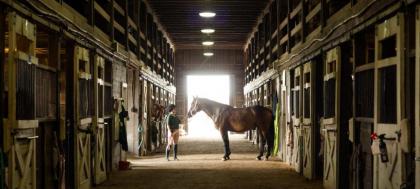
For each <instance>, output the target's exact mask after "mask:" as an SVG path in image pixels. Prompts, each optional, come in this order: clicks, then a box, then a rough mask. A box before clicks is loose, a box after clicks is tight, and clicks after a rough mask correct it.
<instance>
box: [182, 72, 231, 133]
mask: <svg viewBox="0 0 420 189" xmlns="http://www.w3.org/2000/svg"><path fill="white" fill-rule="evenodd" d="M187 92H188V109H189V108H190V106H191V102H192V100H193V97H194V96H197V97H200V98H207V99H210V100H214V101H217V102H220V103H223V104H229V99H230V77H229V75H189V76H187ZM188 135H189V136H192V137H200V138H216V137H217V138H220V134H219V132H218V131H217V130H216V129H215V127H214V123H213V121H212V120H211V118H210V117H208V116H207V115H206V114H205V113H204V112H199V113H197V114H196V115H195V116H193V117H192V118H190V119H189V120H188Z"/></svg>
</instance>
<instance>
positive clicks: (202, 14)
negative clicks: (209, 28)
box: [199, 11, 216, 18]
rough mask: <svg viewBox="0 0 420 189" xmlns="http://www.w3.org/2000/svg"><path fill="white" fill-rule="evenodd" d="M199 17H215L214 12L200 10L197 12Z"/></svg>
mask: <svg viewBox="0 0 420 189" xmlns="http://www.w3.org/2000/svg"><path fill="white" fill-rule="evenodd" d="M199 15H200V16H201V17H203V18H212V17H215V16H216V13H214V12H207V11H206V12H200V14H199Z"/></svg>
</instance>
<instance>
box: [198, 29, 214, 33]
mask: <svg viewBox="0 0 420 189" xmlns="http://www.w3.org/2000/svg"><path fill="white" fill-rule="evenodd" d="M215 31H216V30H214V29H210V28H206V29H202V30H201V33H206V34H211V33H214V32H215Z"/></svg>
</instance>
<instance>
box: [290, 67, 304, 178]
mask: <svg viewBox="0 0 420 189" xmlns="http://www.w3.org/2000/svg"><path fill="white" fill-rule="evenodd" d="M290 75H291V80H290V87H291V90H290V91H291V92H290V95H291V98H290V112H291V114H290V116H291V117H290V120H291V122H292V123H291V124H292V125H293V152H292V165H293V166H294V168H295V170H296V172H298V173H302V151H303V148H302V146H303V145H302V132H301V131H302V129H301V126H302V125H301V122H302V94H301V93H302V77H301V76H302V67H301V66H298V67H296V68H293V69H291V72H290Z"/></svg>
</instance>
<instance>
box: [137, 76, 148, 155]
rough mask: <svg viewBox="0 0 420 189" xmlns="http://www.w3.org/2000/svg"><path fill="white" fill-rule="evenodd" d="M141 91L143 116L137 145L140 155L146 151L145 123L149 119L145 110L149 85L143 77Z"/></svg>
mask: <svg viewBox="0 0 420 189" xmlns="http://www.w3.org/2000/svg"><path fill="white" fill-rule="evenodd" d="M142 86H143V93H142V98H141V99H142V100H141V103H142V110H141V112H142V116H143V118H142V123H141V125H142V127H143V128H142V133H141V142H140V143H141V144H140V145H139V148H140V150H139V151H140V152H139V154H141V155H145V153H146V149H145V148H146V146H145V139H146V127H147V124H148V121H149V119H148V115H149V114H148V112H147V110H148V107H149V106H148V105H149V104H148V96H149V87H148V82H147V80H145V79H143V85H142Z"/></svg>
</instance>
